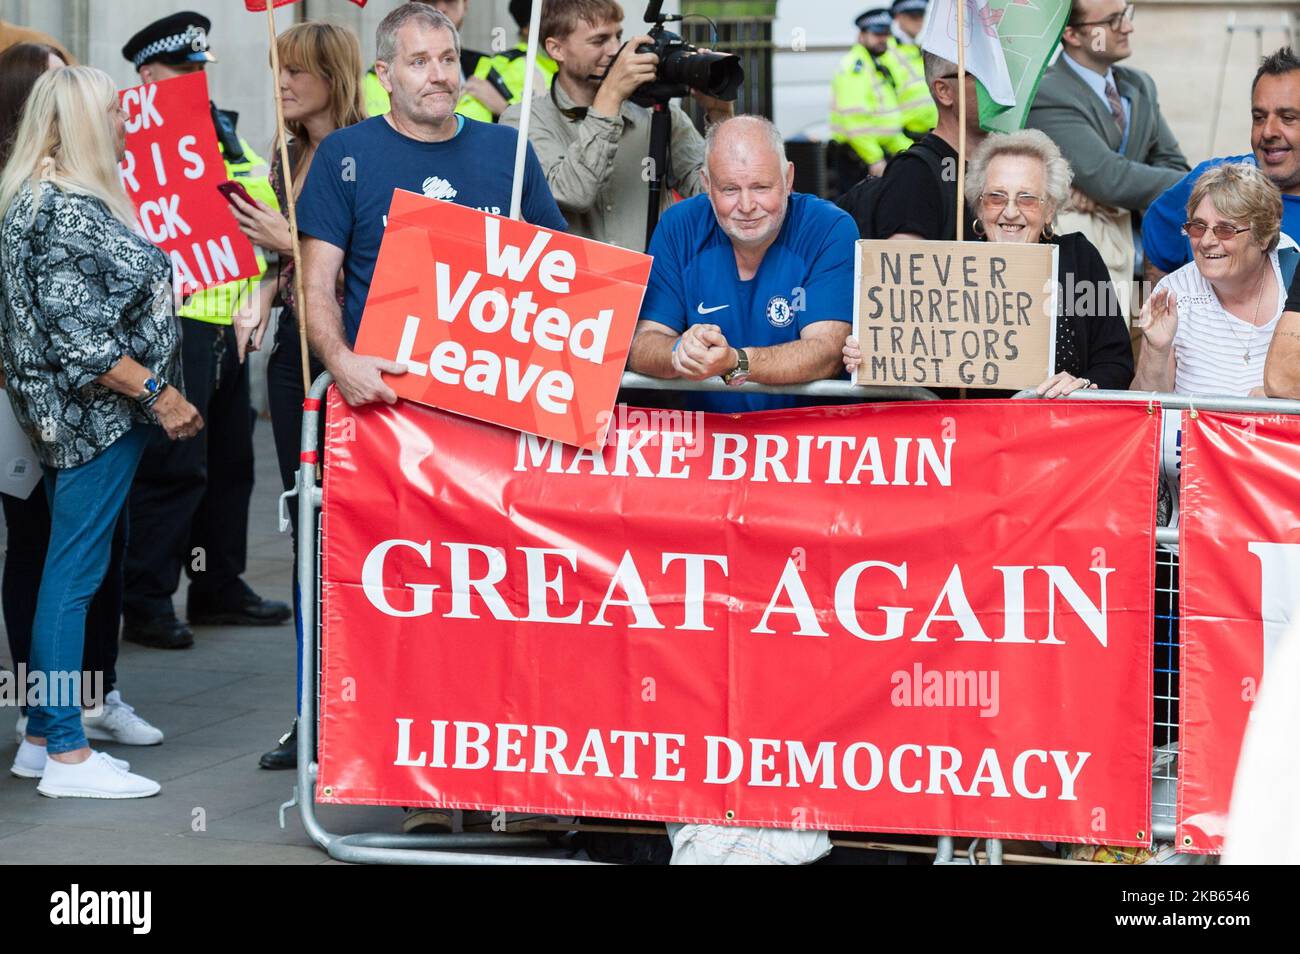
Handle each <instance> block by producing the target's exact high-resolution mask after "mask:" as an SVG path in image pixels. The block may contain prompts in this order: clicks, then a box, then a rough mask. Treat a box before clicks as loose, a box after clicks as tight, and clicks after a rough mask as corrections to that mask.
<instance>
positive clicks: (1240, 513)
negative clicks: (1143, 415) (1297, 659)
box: [1177, 411, 1300, 852]
mask: <svg viewBox="0 0 1300 954" xmlns="http://www.w3.org/2000/svg"><path fill="white" fill-rule="evenodd" d="M1298 473H1300V419H1297V418H1295V417H1291V416H1283V415H1276V416H1262V415H1253V414H1252V415H1240V414H1217V413H1214V414H1211V413H1206V412H1204V411H1199V412H1197V414H1196V416H1195V417H1193V416H1192V415H1190V414H1188V413H1184V414H1183V473H1182V511H1181V516H1180V520H1181V531H1180V544H1179V559H1180V563H1181V566H1180V573H1181V578H1182V580H1181V582H1182V598H1181V604H1180V615H1181V617H1182V620H1181V623H1180V629H1181V633H1180V644H1181V689H1180V697H1181V714H1180V723H1181V726H1180V730H1179V789H1178V830H1177V844H1178V848H1179V850H1181V851H1189V852H1218V851H1221V850H1222V848H1223V830H1224V825H1225V823H1226V821H1227V817H1228V802H1229V798H1230V796H1231V794H1232V780H1233V776H1234V775H1235V774H1236V768H1237V756H1238V754H1239V753H1240V751H1241V741H1242V737H1243V735H1244V734H1245V731H1246V720H1247V719H1248V718H1249V716H1250V709H1251V706H1252V704H1253V703H1254V701H1255V696H1256V694H1257V692H1258V690H1259V684H1260V680H1261V679H1262V678H1264V677H1265V676H1266V675H1267V669H1268V657H1269V655H1270V653H1271V652H1272V650H1273V649H1274V648H1275V647H1276V646H1277V642H1278V640H1279V639H1280V638H1281V635H1282V633H1283V631H1284V630H1285V629H1286V626H1287V622H1288V620H1289V619H1290V618H1291V616H1292V612H1293V609H1294V606H1295V604H1296V602H1297V600H1300V585H1298V584H1297V582H1296V581H1297V580H1300V505H1298V500H1300V498H1297V495H1296V488H1295V476H1296V474H1298Z"/></svg>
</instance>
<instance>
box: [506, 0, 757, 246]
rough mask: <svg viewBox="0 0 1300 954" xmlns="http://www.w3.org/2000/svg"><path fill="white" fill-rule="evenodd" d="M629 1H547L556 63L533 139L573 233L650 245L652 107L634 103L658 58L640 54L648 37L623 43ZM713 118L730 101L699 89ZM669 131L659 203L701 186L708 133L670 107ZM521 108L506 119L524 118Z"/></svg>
mask: <svg viewBox="0 0 1300 954" xmlns="http://www.w3.org/2000/svg"><path fill="white" fill-rule="evenodd" d="M622 21H623V9H622V7H620V6H619V4H618V3H616V2H614V0H547V3H546V6H545V7H544V8H543V10H542V22H541V37H540V41H541V43H542V44H543V47H544V49H545V50H546V52H547V53H548V54H550V56H551V57H552V58H553V59H554V60H555V62H556V63H558V64H559V72H558V73H557V74H556V77H555V82H554V83H553V84H552V85H551V90H550V93H549V95H546V96H539V97H538V98H536V99H534V100H533V107H532V118H531V119H530V121H529V126H528V140H529V142H531V143H532V146H533V149H534V150H535V151H536V152H537V157H538V158H539V159H540V160H541V163H542V169H543V170H544V171H545V173H546V181H547V182H548V183H549V184H550V187H551V193H552V194H553V195H554V196H555V201H556V203H558V204H559V206H560V211H562V212H563V213H564V217H565V218H566V219H567V220H568V222H569V229H570V231H572V232H573V233H574V234H576V235H582V236H585V237H586V238H591V239H595V240H596V241H599V242H607V243H609V244H611V245H619V246H622V247H623V248H630V249H634V250H636V251H638V252H640V251H644V250H645V241H646V215H647V205H648V201H647V194H648V186H647V179H648V171H647V160H648V157H649V152H650V119H651V110H650V109H648V108H646V107H644V106H639V105H637V104H636V103H634V102H632V101H631V100H632V97H633V96H634V94H635V93H636V91H637V90H638V89H640V88H641V87H642V86H644V85H645V84H647V83H650V82H652V81H654V79H655V77H656V72H657V69H658V65H659V57H658V56H656V55H655V54H653V53H638V52H637V48H638V47H639V46H640V45H641V44H643V43H650V42H651V40H650V38H649V37H648V36H636V37H633V38H632V39H631V40H629V41H627V43H624V42H623V39H622V37H623V31H622V28H621V26H620V24H621V23H622ZM692 95H694V96H695V97H696V99H698V100H699V101H700V103H701V104H703V106H704V108H705V110H706V118H707V120H708V122H709V123H710V124H712V123H716V122H720V121H722V120H724V119H726V118H728V117H729V116H731V115H732V113H733V108H732V104H731V103H729V102H725V101H723V100H720V99H714V98H713V97H711V96H706V95H704V94H702V93H700V92H698V91H694V90H693V91H692ZM669 113H670V115H671V117H672V136H671V145H670V151H669V162H668V166H669V168H668V170H667V175H666V176H665V181H664V190H663V193H662V195H663V200H662V202H661V206H660V209H661V211H662V210H663V209H666V208H668V206H669V205H671V204H672V202H673V200H674V196H673V192H674V191H676V192H677V193H679V194H680V195H681V196H683V197H689V196H693V195H697V194H699V193H700V192H701V191H702V189H703V187H702V186H701V184H700V176H699V171H700V169H701V167H702V166H703V165H704V139H703V137H701V136H700V134H699V132H697V131H696V129H695V127H694V126H693V125H692V124H691V121H690V119H689V118H688V117H687V115H686V114H685V113H684V112H683V111H682V109H681V107H679V106H677V105H676V104H673V105H671V106H669ZM519 114H520V106H519V105H514V106H511V107H510V108H509V109H507V110H506V111H505V113H504V114H502V117H501V122H503V123H506V124H509V125H512V126H518V125H519Z"/></svg>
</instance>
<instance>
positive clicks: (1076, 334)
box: [844, 129, 1133, 398]
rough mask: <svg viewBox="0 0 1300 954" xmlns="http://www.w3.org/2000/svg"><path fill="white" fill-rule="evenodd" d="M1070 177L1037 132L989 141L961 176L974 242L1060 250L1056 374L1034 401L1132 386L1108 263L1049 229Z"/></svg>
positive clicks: (853, 353) (848, 358)
mask: <svg viewBox="0 0 1300 954" xmlns="http://www.w3.org/2000/svg"><path fill="white" fill-rule="evenodd" d="M1071 178H1072V174H1071V172H1070V165H1069V163H1067V162H1066V161H1065V159H1064V158H1063V157H1062V156H1061V150H1060V149H1058V148H1057V146H1056V144H1055V143H1054V142H1052V140H1050V139H1048V138H1047V136H1046V135H1045V134H1043V133H1042V132H1040V131H1039V130H1037V129H1025V130H1022V131H1021V132H1016V133H1011V134H1009V135H991V136H989V137H988V138H987V139H986V140H984V142H983V143H982V144H981V145H980V147H979V148H978V149H976V150H975V153H974V154H973V155H972V156H971V160H970V164H969V166H968V167H967V170H966V200H967V202H968V203H969V204H970V207H971V208H972V210H974V212H975V215H976V221H975V233H976V235H977V236H979V237H980V238H982V239H984V240H985V241H989V242H1019V243H1029V242H1044V243H1051V244H1053V245H1055V246H1056V247H1057V249H1058V250H1059V251H1058V257H1057V262H1058V282H1059V284H1060V286H1061V291H1062V294H1060V295H1059V296H1058V302H1059V304H1058V310H1057V316H1056V365H1055V366H1056V373H1055V374H1053V375H1052V376H1051V377H1049V378H1048V379H1047V380H1046V381H1044V382H1043V383H1042V384H1040V385H1039V386H1038V393H1039V395H1041V396H1042V397H1049V398H1055V397H1064V396H1065V395H1067V394H1070V393H1071V392H1073V391H1077V390H1079V389H1080V388H1089V387H1092V388H1103V389H1107V390H1126V389H1127V388H1128V386H1129V384H1130V382H1131V381H1132V380H1133V350H1132V346H1131V344H1130V343H1129V335H1128V328H1127V326H1126V323H1125V321H1124V312H1123V310H1122V309H1121V308H1120V304H1119V299H1118V297H1117V296H1116V295H1115V289H1114V287H1113V286H1112V285H1111V282H1110V273H1109V272H1108V271H1107V269H1106V263H1105V262H1104V261H1103V260H1102V257H1101V254H1100V253H1099V252H1098V251H1097V250H1096V249H1095V248H1094V247H1093V246H1092V243H1091V242H1089V241H1088V240H1087V238H1085V237H1084V236H1083V235H1081V234H1079V233H1078V232H1071V233H1068V234H1065V235H1058V234H1056V232H1055V231H1054V230H1053V229H1052V222H1053V220H1054V218H1055V216H1056V213H1057V211H1058V210H1060V209H1061V208H1062V207H1063V206H1064V205H1065V204H1066V202H1067V201H1068V199H1069V196H1070V181H1071ZM861 361H862V352H861V349H860V348H859V347H858V342H857V340H856V339H854V338H849V339H848V342H847V343H846V344H845V347H844V364H845V366H846V367H847V368H848V369H849V372H850V373H852V372H853V371H855V370H856V369H857V366H858V364H860V363H861ZM983 393H984V394H987V392H983Z"/></svg>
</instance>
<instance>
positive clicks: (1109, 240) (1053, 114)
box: [1026, 0, 1188, 305]
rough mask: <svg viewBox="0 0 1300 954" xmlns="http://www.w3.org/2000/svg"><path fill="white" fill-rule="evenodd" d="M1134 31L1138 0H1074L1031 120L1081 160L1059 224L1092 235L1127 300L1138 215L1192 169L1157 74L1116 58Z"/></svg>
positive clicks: (1127, 50) (1075, 161)
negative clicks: (1168, 118)
mask: <svg viewBox="0 0 1300 954" xmlns="http://www.w3.org/2000/svg"><path fill="white" fill-rule="evenodd" d="M1132 33H1133V6H1132V5H1131V4H1128V3H1126V2H1125V0H1074V3H1073V6H1072V9H1071V11H1070V19H1069V21H1068V23H1067V25H1066V27H1065V31H1064V33H1063V34H1062V36H1061V44H1062V47H1063V50H1062V54H1061V57H1060V58H1059V59H1058V60H1057V61H1056V63H1055V64H1053V65H1052V67H1051V68H1050V69H1048V70H1047V72H1046V73H1044V74H1043V78H1042V82H1041V83H1040V84H1039V86H1038V93H1037V96H1036V97H1035V98H1034V104H1033V106H1032V107H1031V108H1030V110H1029V117H1028V120H1027V121H1026V125H1027V126H1031V127H1033V128H1036V129H1041V130H1042V131H1043V132H1045V133H1047V135H1049V136H1050V137H1051V138H1052V139H1053V140H1054V141H1055V142H1056V144H1057V145H1058V146H1060V147H1061V152H1062V153H1064V154H1065V158H1066V159H1068V160H1069V162H1070V165H1071V167H1072V168H1073V169H1074V185H1075V194H1074V201H1073V203H1072V206H1073V208H1072V209H1069V210H1066V211H1065V212H1062V213H1061V214H1060V215H1059V216H1058V222H1057V228H1058V230H1059V231H1062V232H1074V231H1077V232H1083V233H1084V234H1085V235H1086V236H1088V238H1089V239H1090V240H1091V241H1092V243H1093V244H1094V245H1096V246H1097V248H1098V250H1099V251H1100V252H1101V254H1102V257H1103V258H1104V259H1105V260H1106V265H1107V267H1108V268H1109V270H1110V272H1111V279H1112V281H1114V282H1115V285H1116V288H1115V290H1116V291H1117V292H1118V293H1119V296H1120V301H1121V302H1124V303H1125V304H1126V305H1127V304H1128V302H1129V294H1130V291H1129V290H1130V287H1131V282H1132V278H1133V260H1134V242H1133V214H1134V213H1136V214H1137V215H1138V216H1140V215H1141V213H1142V212H1143V210H1145V209H1146V207H1147V205H1148V204H1150V203H1151V202H1152V201H1154V200H1155V199H1156V198H1157V197H1158V196H1159V195H1160V194H1161V193H1162V192H1164V191H1165V190H1166V189H1168V188H1169V187H1170V186H1171V185H1173V184H1174V183H1175V182H1177V181H1178V180H1179V179H1181V178H1182V176H1183V174H1184V173H1186V172H1187V170H1188V164H1187V159H1186V158H1185V157H1184V156H1183V153H1182V150H1181V149H1179V147H1178V141H1177V140H1176V139H1175V138H1174V134H1173V132H1172V131H1170V129H1169V126H1168V124H1167V123H1166V122H1165V120H1164V117H1163V116H1161V114H1160V104H1159V103H1158V102H1157V97H1156V86H1155V82H1154V81H1153V80H1152V79H1151V77H1150V76H1148V75H1147V74H1146V73H1143V72H1142V71H1141V70H1135V69H1129V68H1126V67H1122V66H1116V65H1115V64H1117V63H1118V62H1119V61H1120V60H1123V59H1126V58H1127V57H1128V56H1129V55H1130V54H1131V53H1132V49H1131V47H1130V45H1129V37H1130V36H1131V34H1132Z"/></svg>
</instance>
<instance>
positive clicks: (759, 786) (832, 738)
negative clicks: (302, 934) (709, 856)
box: [317, 391, 1160, 845]
mask: <svg viewBox="0 0 1300 954" xmlns="http://www.w3.org/2000/svg"><path fill="white" fill-rule="evenodd" d="M620 411H621V409H620ZM682 414H683V412H680V411H677V412H673V411H643V410H642V409H639V408H634V409H631V411H630V413H629V414H628V415H627V419H626V420H620V422H619V423H618V425H617V426H615V427H614V428H613V429H612V434H611V437H610V441H609V443H608V444H607V445H606V446H605V447H604V448H602V449H600V450H578V449H575V448H572V447H564V446H562V445H560V444H559V443H557V442H555V441H546V440H541V439H538V438H536V437H533V436H531V435H528V434H519V433H512V432H510V431H506V430H504V429H502V428H499V427H489V426H486V425H483V424H479V423H478V422H476V421H471V420H467V419H465V418H462V417H457V416H455V415H453V414H443V413H440V412H437V411H432V410H430V409H428V408H424V407H418V406H416V405H413V404H410V403H406V402H399V403H398V404H397V405H396V406H393V407H389V406H388V405H385V404H372V405H367V406H366V407H361V408H348V407H346V406H345V405H343V403H342V401H341V399H340V398H339V396H338V394H337V392H336V391H335V392H332V394H331V398H330V402H329V420H328V424H327V426H326V428H325V487H324V504H323V512H322V517H321V532H322V537H323V540H322V548H323V549H322V557H321V564H320V566H321V578H322V583H321V601H322V605H321V625H322V641H323V656H322V662H321V728H320V732H321V734H320V775H319V778H318V789H317V792H318V797H319V798H320V799H321V800H322V801H327V802H344V803H353V802H361V803H379V804H391V805H408V806H415V805H446V806H451V807H455V808H465V809H470V808H474V809H484V810H487V811H492V810H497V809H501V810H505V811H519V812H540V813H543V814H552V813H554V814H558V815H599V816H606V817H612V818H648V819H659V820H664V821H682V822H706V823H711V824H717V825H761V826H769V827H775V828H792V827H793V828H810V829H832V830H836V829H854V830H861V831H897V832H914V833H919V832H929V833H949V834H962V835H966V836H970V837H1002V838H1006V837H1014V838H1028V839H1040V838H1041V839H1045V840H1048V841H1079V842H1090V843H1094V844H1111V845H1145V844H1148V843H1149V840H1150V830H1151V814H1150V800H1151V722H1152V715H1153V710H1152V705H1151V681H1152V665H1151V661H1152V660H1151V608H1152V593H1153V587H1152V576H1153V561H1152V559H1151V548H1152V544H1153V536H1154V516H1155V493H1156V489H1155V488H1156V480H1155V472H1156V454H1157V441H1158V436H1159V429H1160V423H1159V415H1158V414H1150V413H1148V412H1147V408H1146V405H1145V404H1141V403H1139V404H1095V403H1092V402H1087V403H1085V402H1081V401H1080V402H1075V401H997V402H994V401H964V402H943V403H940V402H927V401H919V402H910V403H908V404H903V405H898V404H895V405H889V404H885V405H880V404H877V405H867V406H863V405H858V406H854V407H831V408H801V409H797V410H785V411H769V412H758V413H752V414H738V415H724V414H699V415H691V414H689V413H687V414H686V416H685V417H683V416H682ZM622 417H623V414H622V413H620V418H622ZM1098 459H1105V460H1106V462H1107V466H1105V467H1096V466H1090V464H1091V462H1093V461H1096V460H1098ZM1063 468H1064V469H1065V470H1066V471H1068V473H1069V474H1070V475H1071V476H1070V490H1069V499H1070V504H1069V505H1068V506H1063V505H1062V501H1061V497H1062V490H1061V479H1060V475H1061V473H1062V470H1063ZM865 514H869V518H868V517H865V516H864V515H865ZM742 517H743V519H741V518H742Z"/></svg>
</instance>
